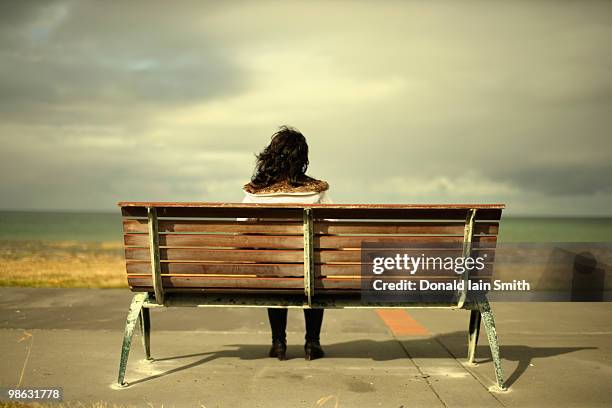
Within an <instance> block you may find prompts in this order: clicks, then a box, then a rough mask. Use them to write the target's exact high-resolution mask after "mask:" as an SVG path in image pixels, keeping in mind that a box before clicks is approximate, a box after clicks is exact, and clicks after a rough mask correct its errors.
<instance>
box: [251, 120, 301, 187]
mask: <svg viewBox="0 0 612 408" xmlns="http://www.w3.org/2000/svg"><path fill="white" fill-rule="evenodd" d="M256 157H257V163H256V164H255V172H254V173H253V177H251V185H252V186H254V187H259V188H261V187H267V186H269V185H271V184H274V183H276V182H277V181H281V180H285V179H286V180H288V181H289V184H290V185H292V186H301V185H303V184H304V182H305V180H306V170H307V169H308V144H307V143H306V138H305V137H304V135H303V134H301V133H300V131H299V130H297V129H294V128H292V127H289V126H281V127H280V128H279V129H278V132H276V133H274V134H273V135H272V141H271V142H270V144H269V145H268V146H267V147H266V148H265V149H264V150H263V151H262V152H261V153H259V154H258V155H256Z"/></svg>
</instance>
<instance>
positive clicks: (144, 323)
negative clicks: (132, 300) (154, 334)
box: [139, 307, 151, 360]
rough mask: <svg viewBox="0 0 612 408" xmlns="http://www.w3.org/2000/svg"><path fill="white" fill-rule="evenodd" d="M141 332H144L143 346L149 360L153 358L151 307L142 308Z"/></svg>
mask: <svg viewBox="0 0 612 408" xmlns="http://www.w3.org/2000/svg"><path fill="white" fill-rule="evenodd" d="M139 321H140V332H141V333H142V347H143V348H144V352H145V356H146V359H147V360H151V316H150V314H149V308H148V307H143V308H142V309H140V319H139Z"/></svg>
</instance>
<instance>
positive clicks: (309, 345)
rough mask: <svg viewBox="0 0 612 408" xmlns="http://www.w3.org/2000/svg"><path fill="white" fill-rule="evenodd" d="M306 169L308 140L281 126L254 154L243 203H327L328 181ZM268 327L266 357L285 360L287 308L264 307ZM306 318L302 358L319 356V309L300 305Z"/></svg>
mask: <svg viewBox="0 0 612 408" xmlns="http://www.w3.org/2000/svg"><path fill="white" fill-rule="evenodd" d="M307 169H308V144H307V143H306V138H305V137H304V135H302V134H301V133H300V132H299V131H298V130H297V129H294V128H291V127H288V126H281V127H280V129H279V130H278V132H276V133H274V134H273V135H272V141H271V142H270V144H269V145H268V146H267V147H266V148H265V149H264V150H263V151H262V152H261V153H259V154H258V155H257V162H256V165H255V171H254V173H253V176H252V177H251V181H250V182H249V183H247V184H245V185H244V188H243V190H244V193H245V197H244V199H243V200H242V202H243V203H300V204H317V203H324V204H325V203H327V204H329V203H331V199H330V198H329V195H328V194H327V190H328V189H329V185H328V184H327V182H325V181H323V180H317V179H314V178H312V177H309V176H307V175H306V170H307ZM268 319H269V320H270V327H271V329H272V347H271V348H270V353H269V356H270V357H277V358H278V359H279V360H286V359H287V356H286V352H287V336H286V327H287V309H285V308H280V309H279V308H274V309H273V308H270V309H268ZM304 320H305V322H306V343H305V345H304V353H305V358H306V359H307V360H314V359H316V358H321V357H323V355H324V353H323V349H322V348H321V344H320V342H319V335H320V333H321V324H322V323H323V309H304Z"/></svg>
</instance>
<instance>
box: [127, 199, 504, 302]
mask: <svg viewBox="0 0 612 408" xmlns="http://www.w3.org/2000/svg"><path fill="white" fill-rule="evenodd" d="M119 206H120V207H121V211H122V215H123V231H124V244H125V259H126V269H127V279H128V284H129V286H130V288H131V289H132V290H133V291H146V292H152V293H153V292H154V293H155V295H156V298H157V299H158V300H162V301H163V296H164V294H165V293H191V294H193V293H194V292H196V293H197V292H207V293H238V292H240V293H266V294H267V295H273V294H277V293H278V294H284V295H286V294H295V295H304V296H308V297H309V300H310V297H311V296H316V295H317V294H327V295H331V294H334V293H342V294H347V293H358V292H359V289H360V285H361V263H362V258H361V245H362V243H363V242H364V241H366V242H393V243H417V242H418V243H427V244H428V248H429V247H430V246H431V247H430V249H432V250H435V249H437V250H438V251H440V250H442V249H444V251H446V252H445V253H448V254H449V255H450V254H455V255H461V252H462V247H461V245H462V243H464V242H472V243H474V244H482V243H486V244H487V249H486V251H491V252H494V247H495V243H496V240H497V233H498V231H499V220H500V218H501V213H502V209H503V208H504V206H503V205H500V204H495V205H475V204H468V205H336V204H331V205H330V204H318V205H296V204H271V205H263V204H234V203H156V202H120V203H119ZM237 218H238V219H240V218H247V220H246V221H244V220H237ZM449 243H454V244H457V246H456V247H454V248H451V249H449V248H448V246H447V244H449ZM437 246H439V248H436V247H437ZM483 251H484V250H483ZM438 253H440V252H438ZM487 260H488V264H489V265H487V269H486V271H485V274H488V275H490V273H491V272H492V267H493V261H494V253H491V254H490V255H489V256H488V257H487ZM481 275H482V273H481ZM438 278H440V279H444V278H445V277H444V276H438ZM446 278H448V276H447V277H446Z"/></svg>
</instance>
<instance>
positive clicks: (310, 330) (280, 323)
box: [268, 308, 324, 341]
mask: <svg viewBox="0 0 612 408" xmlns="http://www.w3.org/2000/svg"><path fill="white" fill-rule="evenodd" d="M323 310H324V309H304V321H305V322H306V341H319V336H320V335H321V324H323ZM268 319H270V327H271V328H272V341H274V340H281V341H286V340H287V334H286V332H285V331H286V329H287V309H277V308H270V309H268Z"/></svg>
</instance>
